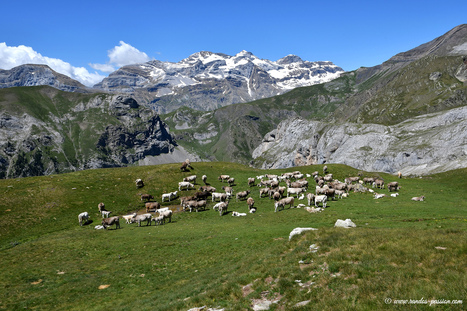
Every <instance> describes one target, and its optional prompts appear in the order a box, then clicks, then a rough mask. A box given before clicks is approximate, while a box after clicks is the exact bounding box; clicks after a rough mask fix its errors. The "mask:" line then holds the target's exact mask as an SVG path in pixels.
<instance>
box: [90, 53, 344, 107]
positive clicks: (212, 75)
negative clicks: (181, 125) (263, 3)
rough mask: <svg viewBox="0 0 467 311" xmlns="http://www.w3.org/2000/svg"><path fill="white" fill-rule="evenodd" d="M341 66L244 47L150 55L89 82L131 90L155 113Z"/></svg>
mask: <svg viewBox="0 0 467 311" xmlns="http://www.w3.org/2000/svg"><path fill="white" fill-rule="evenodd" d="M342 72H343V70H342V68H340V67H337V66H336V65H334V64H333V63H331V62H309V61H304V60H302V59H301V58H300V57H298V56H296V55H288V56H286V57H284V58H281V59H279V60H278V61H270V60H264V59H259V58H258V57H256V56H255V55H253V54H252V53H250V52H247V51H242V52H240V53H238V54H236V55H235V56H229V55H226V54H222V53H212V52H207V51H203V52H198V53H195V54H193V55H191V56H190V57H188V58H186V59H183V60H181V61H180V62H178V63H171V62H162V61H158V60H155V61H150V62H147V63H143V64H135V65H128V66H124V67H122V68H120V69H118V70H117V71H115V72H113V73H111V74H110V75H109V76H108V77H107V78H105V79H104V80H103V81H102V82H100V83H98V84H96V85H95V86H94V87H95V88H97V89H101V90H105V91H109V92H123V93H127V94H131V95H132V96H133V97H134V98H135V99H136V100H137V101H138V102H139V103H142V104H145V103H148V104H149V105H150V106H151V107H152V108H153V109H155V110H156V111H157V112H158V113H168V112H170V111H173V110H175V109H177V108H179V107H181V106H186V107H191V108H194V109H197V110H205V111H206V110H214V109H216V108H219V107H223V106H227V105H230V104H233V103H243V102H249V101H252V100H256V99H260V98H265V97H271V96H274V95H278V94H282V93H284V92H286V91H289V90H291V89H293V88H296V87H300V86H308V85H313V84H317V83H323V82H326V81H330V80H332V79H334V78H336V77H338V76H339V75H340V74H341V73H342Z"/></svg>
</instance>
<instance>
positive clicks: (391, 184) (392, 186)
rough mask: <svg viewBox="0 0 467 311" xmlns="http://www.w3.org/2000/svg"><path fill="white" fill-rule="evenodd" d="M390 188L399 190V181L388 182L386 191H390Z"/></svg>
mask: <svg viewBox="0 0 467 311" xmlns="http://www.w3.org/2000/svg"><path fill="white" fill-rule="evenodd" d="M392 190H394V191H397V190H399V183H398V182H397V181H393V182H390V183H388V191H389V192H391V191H392Z"/></svg>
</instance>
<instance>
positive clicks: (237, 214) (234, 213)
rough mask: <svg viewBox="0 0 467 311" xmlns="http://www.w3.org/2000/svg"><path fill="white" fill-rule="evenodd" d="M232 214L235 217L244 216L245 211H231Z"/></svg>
mask: <svg viewBox="0 0 467 311" xmlns="http://www.w3.org/2000/svg"><path fill="white" fill-rule="evenodd" d="M232 216H235V217H240V216H246V213H239V212H235V211H233V212H232Z"/></svg>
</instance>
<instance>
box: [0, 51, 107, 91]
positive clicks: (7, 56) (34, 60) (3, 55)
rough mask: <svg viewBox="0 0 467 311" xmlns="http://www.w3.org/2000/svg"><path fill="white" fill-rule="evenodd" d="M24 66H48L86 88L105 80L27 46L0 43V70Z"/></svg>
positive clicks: (100, 76) (98, 75)
mask: <svg viewBox="0 0 467 311" xmlns="http://www.w3.org/2000/svg"><path fill="white" fill-rule="evenodd" d="M24 64H43V65H48V66H49V67H50V68H52V69H53V70H55V71H56V72H58V73H61V74H64V75H66V76H69V77H70V78H72V79H75V80H78V81H79V82H81V83H83V84H84V85H86V86H92V85H94V84H96V83H98V82H100V81H101V80H102V79H104V78H105V76H103V75H100V74H98V73H97V72H95V73H90V72H89V71H88V70H87V69H86V68H84V67H73V66H72V65H71V64H69V63H67V62H64V61H62V60H60V59H57V58H50V57H46V56H42V55H41V54H40V53H38V52H36V51H34V50H33V49H32V48H31V47H29V46H25V45H19V46H7V45H6V43H5V42H0V68H2V69H7V70H8V69H11V68H13V67H16V66H19V65H24Z"/></svg>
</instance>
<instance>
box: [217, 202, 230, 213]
mask: <svg viewBox="0 0 467 311" xmlns="http://www.w3.org/2000/svg"><path fill="white" fill-rule="evenodd" d="M228 207H229V201H227V202H222V204H221V205H219V216H222V215H224V212H227V209H228Z"/></svg>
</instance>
